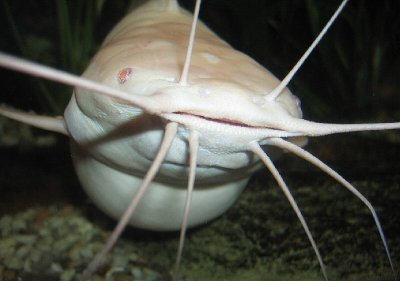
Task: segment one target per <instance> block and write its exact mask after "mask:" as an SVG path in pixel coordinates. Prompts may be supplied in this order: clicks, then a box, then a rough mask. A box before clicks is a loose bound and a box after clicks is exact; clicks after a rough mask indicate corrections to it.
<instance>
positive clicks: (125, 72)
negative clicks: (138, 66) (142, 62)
mask: <svg viewBox="0 0 400 281" xmlns="http://www.w3.org/2000/svg"><path fill="white" fill-rule="evenodd" d="M132 73H133V69H132V68H130V67H126V68H123V69H121V70H120V71H119V72H118V76H117V78H118V83H119V84H124V83H125V82H126V81H127V80H129V78H130V77H131V76H132Z"/></svg>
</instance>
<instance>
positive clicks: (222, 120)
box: [173, 111, 263, 128]
mask: <svg viewBox="0 0 400 281" xmlns="http://www.w3.org/2000/svg"><path fill="white" fill-rule="evenodd" d="M173 114H178V115H186V116H192V117H196V118H200V119H203V120H207V121H210V122H214V123H220V124H225V125H231V126H236V127H245V128H263V127H254V126H250V125H248V124H245V123H243V122H240V121H237V120H231V119H228V118H212V117H207V116H203V115H198V114H193V113H187V112H183V111H176V112H173Z"/></svg>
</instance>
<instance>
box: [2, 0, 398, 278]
mask: <svg viewBox="0 0 400 281" xmlns="http://www.w3.org/2000/svg"><path fill="white" fill-rule="evenodd" d="M200 2H201V1H200V0H197V1H196V7H195V11H194V15H192V14H190V13H188V12H187V11H185V10H183V9H181V8H180V7H179V5H178V3H177V1H176V0H150V1H147V2H146V3H145V4H143V5H142V6H140V7H139V8H137V9H135V10H134V11H132V12H131V13H129V14H128V15H127V16H126V17H125V18H124V19H123V20H122V21H121V22H120V23H119V24H118V25H117V26H116V27H115V28H114V29H113V30H112V31H111V32H110V34H108V36H107V38H106V39H105V41H104V42H103V44H102V46H101V48H100V50H99V51H98V52H97V54H96V55H95V56H94V57H93V59H92V61H91V63H90V64H89V66H88V67H87V69H86V70H85V72H84V73H83V75H82V76H81V77H76V76H74V75H71V74H68V73H65V72H62V71H58V70H55V69H51V68H48V67H45V66H41V65H38V64H35V63H32V62H28V61H26V60H22V59H19V58H16V57H13V56H9V55H6V54H3V53H1V54H0V65H1V66H3V67H6V68H9V69H13V70H16V71H20V72H25V73H28V74H30V75H34V76H39V77H43V78H46V79H50V80H54V81H58V82H61V83H65V84H68V85H71V86H74V87H75V89H74V93H73V95H72V98H71V100H70V102H69V105H68V107H67V108H66V110H65V114H64V117H48V116H38V115H34V114H31V113H25V112H19V111H16V110H13V109H10V108H8V107H6V106H1V108H0V114H2V115H4V116H6V117H9V118H11V119H15V120H18V121H21V122H23V123H26V124H30V125H33V126H36V127H39V128H43V129H45V130H50V131H54V132H58V133H61V134H64V135H66V136H68V137H69V138H70V140H71V147H72V154H73V157H72V158H73V162H74V165H75V169H76V172H77V174H78V177H79V179H80V182H81V184H82V186H83V188H84V189H85V190H86V192H87V193H88V195H89V196H90V197H91V199H92V200H93V201H94V202H95V204H96V205H97V206H98V207H99V208H100V209H102V210H103V211H104V212H106V213H107V214H109V215H110V216H112V217H114V218H115V219H117V220H118V221H119V222H118V225H117V227H116V228H115V230H114V232H113V234H112V235H111V237H110V238H109V240H108V241H107V242H106V244H105V246H104V249H103V250H102V251H101V253H99V254H98V255H97V257H96V258H95V259H94V260H93V262H92V263H91V264H90V265H89V266H88V268H87V270H86V271H85V273H84V276H83V279H87V278H89V277H90V275H91V274H92V273H93V271H95V270H96V269H97V268H98V267H99V265H100V264H101V263H102V261H103V259H104V257H105V255H106V254H107V252H108V251H109V250H110V249H111V248H112V246H113V245H114V243H115V242H116V240H117V239H118V237H119V236H120V234H121V232H122V231H123V229H124V228H125V227H126V225H127V224H130V225H132V226H135V227H139V228H144V229H149V230H157V231H166V230H168V231H169V230H179V229H180V231H181V235H180V243H179V249H178V251H177V260H176V268H175V271H174V272H175V275H174V280H178V274H179V265H180V263H181V256H182V250H183V246H184V239H185V232H186V229H187V228H188V227H192V226H196V225H200V224H203V223H206V222H207V221H210V220H212V219H213V218H216V217H218V216H219V215H221V214H222V213H224V212H225V211H226V210H227V209H228V208H229V207H231V206H232V204H233V203H234V202H235V200H236V199H237V197H238V196H239V195H240V193H241V192H242V190H243V189H244V187H245V186H246V184H247V182H248V180H249V178H250V176H251V175H252V173H253V172H254V171H255V170H256V169H258V168H259V167H260V165H261V164H264V165H265V166H266V167H267V168H268V170H269V171H270V172H271V174H272V175H273V177H274V178H275V179H276V181H277V183H278V185H279V187H280V188H281V189H282V191H283V192H284V194H285V195H286V197H287V198H288V200H289V202H290V204H291V206H292V207H293V209H294V211H295V213H296V215H297V216H298V218H299V220H300V222H301V224H302V226H303V228H304V230H305V232H306V235H307V236H308V239H309V240H310V242H311V245H312V247H313V249H314V251H315V254H316V256H317V259H318V261H319V263H320V266H321V270H322V274H323V277H324V279H325V280H328V276H327V273H326V269H325V265H324V263H323V259H322V257H321V255H320V253H319V250H318V247H317V245H316V242H315V241H314V239H313V237H312V235H311V232H310V230H309V228H308V226H307V223H306V221H305V219H304V217H303V215H302V214H301V212H300V209H299V207H298V206H297V203H296V201H295V200H294V198H293V196H292V195H291V193H290V191H289V189H288V187H287V185H286V184H285V182H284V180H283V179H282V177H281V175H280V174H279V172H278V170H277V169H276V168H275V166H274V164H273V162H272V160H271V158H270V156H269V152H270V151H271V150H274V149H276V148H280V149H282V150H286V151H289V152H291V153H293V154H295V155H297V156H299V157H301V158H303V159H305V160H306V161H308V162H310V163H312V164H313V165H315V166H317V167H318V168H319V169H321V170H322V171H324V172H326V173H327V174H328V175H329V176H331V177H332V178H334V179H335V180H337V181H338V182H339V183H341V184H342V185H343V186H344V187H345V188H347V189H348V190H349V191H350V192H352V193H353V194H354V195H355V196H357V197H358V198H359V199H360V200H361V201H362V202H363V203H364V204H365V205H366V206H367V207H368V209H369V210H370V212H371V214H372V216H373V219H374V220H375V224H376V226H377V228H378V232H379V234H380V237H381V239H382V242H383V245H384V249H385V251H386V254H387V257H388V259H389V263H390V266H391V268H392V271H393V275H394V279H395V280H397V276H396V272H395V269H394V265H393V262H392V259H391V255H390V252H389V247H388V245H387V243H386V239H385V236H384V232H383V230H382V227H381V224H380V222H379V219H378V216H377V214H376V212H375V210H374V208H373V207H372V205H371V204H370V203H369V201H368V200H367V199H366V198H365V197H364V196H363V195H362V194H360V193H359V192H358V191H357V189H356V188H355V187H354V186H353V185H352V184H351V183H349V182H348V181H346V180H345V179H344V178H343V177H342V176H340V175H339V174H338V173H337V172H335V171H334V170H332V169H331V168H330V167H329V166H327V165H326V164H324V163H323V162H321V161H320V160H319V159H318V158H316V157H315V156H313V155H311V154H310V153H309V152H307V151H305V150H304V149H303V148H302V146H303V145H304V144H305V137H315V136H321V135H327V134H333V133H344V132H352V131H366V130H387V129H399V128H400V122H396V123H378V124H324V123H316V122H312V121H307V120H304V119H302V112H301V109H300V102H299V100H298V99H297V97H296V96H294V95H293V94H291V93H290V91H289V90H288V89H287V88H286V86H287V84H288V83H289V82H290V80H291V79H292V77H293V76H294V75H295V73H296V71H297V70H298V69H299V68H300V66H301V65H302V64H303V62H304V60H305V59H306V58H307V57H308V56H309V55H310V53H311V51H312V50H313V49H314V47H315V46H316V45H317V44H318V43H319V41H320V40H321V38H322V37H323V35H324V34H325V33H326V31H327V30H328V28H329V27H330V26H331V25H332V23H333V22H334V21H335V19H336V17H337V16H338V15H339V14H340V12H341V11H342V9H343V8H344V6H345V4H346V3H347V0H344V1H343V2H342V3H341V5H340V6H339V7H338V9H337V10H336V12H335V13H334V15H333V16H332V18H331V19H330V20H329V22H328V23H327V25H326V26H325V28H324V29H323V30H322V31H321V33H320V34H319V36H318V37H317V38H316V39H315V41H314V42H313V43H312V44H311V46H310V47H309V49H308V50H307V51H306V52H305V54H304V55H303V56H302V57H301V59H300V60H299V62H298V63H297V64H296V65H295V66H294V67H293V69H292V70H291V71H290V72H289V74H288V75H287V76H286V77H285V78H284V79H283V80H282V81H279V80H278V79H277V78H276V77H275V76H274V75H272V74H271V73H270V72H269V71H268V70H266V69H265V68H264V67H262V66H260V65H259V64H258V63H257V62H255V61H254V60H253V59H251V58H250V57H248V56H247V55H245V54H243V53H240V52H238V51H236V50H234V49H232V48H231V47H230V46H229V45H228V44H227V43H226V42H224V41H223V40H221V39H220V38H219V37H218V36H217V35H215V34H214V33H213V32H212V31H211V30H209V29H208V28H207V27H206V26H205V25H204V24H203V23H201V22H198V21H197V19H198V13H199V9H200Z"/></svg>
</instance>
